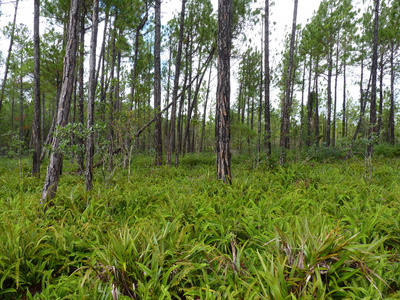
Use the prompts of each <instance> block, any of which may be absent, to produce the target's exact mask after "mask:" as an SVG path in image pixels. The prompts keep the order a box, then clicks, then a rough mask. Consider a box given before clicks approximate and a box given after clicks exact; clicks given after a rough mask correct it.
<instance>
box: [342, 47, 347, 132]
mask: <svg viewBox="0 0 400 300" xmlns="http://www.w3.org/2000/svg"><path fill="white" fill-rule="evenodd" d="M344 57H345V58H344V61H343V109H342V137H343V138H344V137H346V135H347V130H346V127H347V122H346V89H347V86H346V52H345V53H344Z"/></svg>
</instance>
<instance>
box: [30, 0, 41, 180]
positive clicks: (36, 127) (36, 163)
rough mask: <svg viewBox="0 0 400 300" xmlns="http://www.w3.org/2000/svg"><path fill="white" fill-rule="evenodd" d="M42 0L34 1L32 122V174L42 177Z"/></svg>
mask: <svg viewBox="0 0 400 300" xmlns="http://www.w3.org/2000/svg"><path fill="white" fill-rule="evenodd" d="M39 13H40V0H35V1H34V21H33V46H34V67H33V68H34V72H33V97H34V99H33V124H32V144H33V154H32V175H33V176H36V177H40V154H41V126H40V121H41V120H40V100H41V99H40V37H39Z"/></svg>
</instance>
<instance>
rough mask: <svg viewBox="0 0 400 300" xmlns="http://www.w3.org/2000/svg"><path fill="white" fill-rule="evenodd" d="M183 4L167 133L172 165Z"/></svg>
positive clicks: (184, 1) (183, 19) (168, 153)
mask: <svg viewBox="0 0 400 300" xmlns="http://www.w3.org/2000/svg"><path fill="white" fill-rule="evenodd" d="M185 6H186V0H182V9H181V20H180V28H179V40H178V52H177V54H176V65H175V78H174V89H173V91H172V109H171V126H170V133H169V142H168V151H167V158H166V164H167V165H168V166H171V165H172V153H173V151H174V150H175V131H176V106H177V101H178V97H177V95H178V89H179V75H180V72H181V57H182V44H183V31H184V26H185Z"/></svg>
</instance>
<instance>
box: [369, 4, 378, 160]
mask: <svg viewBox="0 0 400 300" xmlns="http://www.w3.org/2000/svg"><path fill="white" fill-rule="evenodd" d="M374 2H375V14H374V15H375V18H374V41H373V48H372V67H371V76H372V79H371V80H372V86H371V104H370V116H369V125H370V129H369V139H370V142H369V145H368V156H369V157H372V155H373V152H374V143H375V141H374V135H375V134H376V133H377V129H378V128H377V124H376V121H377V120H376V74H377V67H378V28H379V3H380V0H374Z"/></svg>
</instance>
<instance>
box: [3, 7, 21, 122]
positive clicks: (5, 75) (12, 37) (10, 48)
mask: <svg viewBox="0 0 400 300" xmlns="http://www.w3.org/2000/svg"><path fill="white" fill-rule="evenodd" d="M18 2H19V0H17V1H16V2H15V11H14V21H13V25H12V29H11V37H10V46H9V47H8V54H7V60H6V68H5V70H4V79H3V84H2V85H1V94H0V113H1V105H2V103H3V98H4V91H5V89H6V81H7V75H8V69H9V68H10V59H11V51H12V46H13V44H14V34H15V23H16V21H17V12H18ZM0 120H1V119H0Z"/></svg>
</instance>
